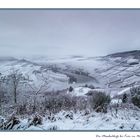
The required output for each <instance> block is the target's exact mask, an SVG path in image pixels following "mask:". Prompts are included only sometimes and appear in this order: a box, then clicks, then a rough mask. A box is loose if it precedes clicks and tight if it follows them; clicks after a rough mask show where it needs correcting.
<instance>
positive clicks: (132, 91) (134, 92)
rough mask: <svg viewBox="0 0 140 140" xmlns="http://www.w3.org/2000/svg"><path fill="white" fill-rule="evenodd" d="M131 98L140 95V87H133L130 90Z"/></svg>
mask: <svg viewBox="0 0 140 140" xmlns="http://www.w3.org/2000/svg"><path fill="white" fill-rule="evenodd" d="M130 94H131V96H132V97H133V96H135V95H140V86H139V87H132V88H131V89H130Z"/></svg>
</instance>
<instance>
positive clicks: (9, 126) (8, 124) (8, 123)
mask: <svg viewBox="0 0 140 140" xmlns="http://www.w3.org/2000/svg"><path fill="white" fill-rule="evenodd" d="M19 123H20V120H19V119H18V118H17V117H16V116H14V115H12V116H11V117H10V118H9V119H8V120H6V121H5V122H3V123H2V124H1V126H0V129H2V130H11V129H12V128H13V127H14V126H15V125H17V124H19Z"/></svg>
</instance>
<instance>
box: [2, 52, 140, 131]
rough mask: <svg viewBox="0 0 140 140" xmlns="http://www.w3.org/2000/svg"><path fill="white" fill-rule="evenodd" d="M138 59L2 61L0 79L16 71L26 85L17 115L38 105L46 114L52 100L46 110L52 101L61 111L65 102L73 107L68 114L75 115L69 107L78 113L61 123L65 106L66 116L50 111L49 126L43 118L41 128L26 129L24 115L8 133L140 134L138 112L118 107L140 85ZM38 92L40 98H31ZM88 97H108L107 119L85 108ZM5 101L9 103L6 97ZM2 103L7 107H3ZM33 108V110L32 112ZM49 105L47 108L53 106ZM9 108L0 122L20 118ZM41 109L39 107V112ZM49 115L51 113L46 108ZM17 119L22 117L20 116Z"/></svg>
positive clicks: (116, 56)
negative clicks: (76, 108) (9, 116)
mask: <svg viewBox="0 0 140 140" xmlns="http://www.w3.org/2000/svg"><path fill="white" fill-rule="evenodd" d="M139 56H140V51H131V52H122V53H115V54H110V55H107V56H102V57H84V56H70V57H65V58H47V57H39V58H36V59H35V58H26V59H19V58H18V59H17V58H12V57H3V58H2V57H1V58H0V73H1V74H2V75H3V76H6V75H9V74H10V73H12V71H14V70H18V71H19V72H20V73H22V74H23V75H24V76H25V77H28V79H29V81H28V84H27V85H28V88H27V85H26V88H25V87H23V88H25V89H26V97H23V96H21V95H22V94H24V93H25V90H24V91H22V92H21V91H20V94H19V95H20V96H19V95H18V98H20V100H19V104H20V103H21V104H20V107H21V108H20V109H21V110H24V109H25V108H26V107H27V106H28V107H29V108H31V109H32V110H33V113H35V112H34V108H33V107H34V106H35V102H37V103H38V105H37V107H40V105H43V107H44V108H45V107H46V106H47V107H48V104H46V102H47V101H48V100H49V99H51V98H52V100H50V102H49V101H48V102H49V105H50V104H51V103H52V102H53V103H54V104H55V103H56V102H57V101H60V102H59V103H58V104H57V105H59V106H61V103H62V102H63V104H65V105H66V106H67V105H69V104H68V103H69V102H70V104H72V105H73V106H71V108H72V111H73V110H75V106H74V105H76V106H78V107H79V110H78V111H79V112H78V111H76V112H72V118H71V117H70V115H68V116H69V117H68V118H67V117H66V114H67V113H68V114H69V113H70V112H71V111H70V109H71V108H69V106H68V107H67V111H66V110H65V111H64V110H63V111H60V112H57V113H56V112H55V108H54V110H53V111H54V112H55V113H54V114H53V115H55V116H54V120H50V119H47V118H46V115H48V114H43V115H45V116H43V117H42V118H43V123H42V124H40V125H37V126H36V125H35V126H34V125H30V126H29V120H28V117H29V116H28V115H26V116H24V117H23V118H22V119H21V118H20V123H18V125H15V126H14V127H13V128H12V130H138V129H140V127H139V116H140V113H139V108H135V107H134V106H130V107H129V108H128V106H125V105H124V106H123V103H122V96H123V95H124V94H127V95H128V94H130V90H131V88H132V87H138V86H139V85H140V69H139V68H140V63H139V62H140V57H139ZM46 81H47V82H46ZM20 90H21V89H20ZM39 90H40V93H39V94H36V93H38V91H39ZM34 91H35V92H34ZM10 92H11V91H10ZM90 92H93V93H100V92H101V93H105V94H106V95H110V98H111V102H110V105H111V108H109V109H108V112H107V113H106V114H104V113H97V112H96V111H93V112H91V110H90V109H91V108H90V107H89V104H87V102H88V101H89V98H90V97H89V96H90V95H89V93H90ZM21 93H22V94H21ZM34 93H35V94H34ZM31 95H32V96H31ZM53 96H54V97H56V99H54V98H53ZM7 98H9V95H8V97H7ZM7 98H6V101H7V102H8V100H7ZM27 98H28V99H27ZM124 98H125V97H124ZM26 99H27V101H28V102H27V106H26V105H25V106H24V103H25V101H26ZM79 100H81V101H79ZM41 101H42V102H41ZM32 103H33V105H34V106H32ZM44 104H45V105H44ZM54 104H51V105H52V106H53V105H54ZM8 105H9V106H10V109H9V106H7V103H6V102H5V103H4V109H5V111H3V110H2V113H3V114H4V116H5V117H7V115H8V113H11V112H13V111H15V112H18V113H19V112H22V111H21V110H20V109H18V106H14V105H12V103H11V102H10V103H9V104H8ZM82 105H83V106H82ZM84 105H85V106H84ZM131 105H132V104H131ZM120 106H121V108H119V110H118V109H116V107H117V108H118V107H120ZM122 106H123V107H122ZM37 107H36V108H37ZM43 107H42V106H41V107H40V108H41V110H42V108H43ZM47 107H46V108H47ZM55 107H56V106H55ZM80 107H81V108H82V109H81V108H80ZM40 108H39V109H40ZM46 108H45V111H46ZM87 108H88V109H89V108H90V109H89V110H90V113H86V115H84V113H85V112H84V111H83V110H85V109H87ZM112 108H113V111H112ZM37 109H38V108H37ZM49 110H51V109H50V108H49ZM58 110H59V109H58ZM68 110H69V111H68ZM80 110H81V111H80ZM7 111H8V112H7ZM43 111H44V110H43ZM26 112H28V110H26ZM43 113H44V112H43ZM19 117H21V116H20V115H19Z"/></svg>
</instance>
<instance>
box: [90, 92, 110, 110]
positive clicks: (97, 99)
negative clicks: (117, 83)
mask: <svg viewBox="0 0 140 140" xmlns="http://www.w3.org/2000/svg"><path fill="white" fill-rule="evenodd" d="M110 101H111V99H110V96H109V95H106V93H104V92H100V91H93V94H92V96H91V105H92V107H93V109H95V111H96V112H103V113H107V106H108V105H109V103H110Z"/></svg>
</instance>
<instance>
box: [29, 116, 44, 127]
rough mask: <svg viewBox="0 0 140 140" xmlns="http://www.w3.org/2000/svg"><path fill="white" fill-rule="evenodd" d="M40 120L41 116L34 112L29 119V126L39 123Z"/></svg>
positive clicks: (40, 122)
mask: <svg viewBox="0 0 140 140" xmlns="http://www.w3.org/2000/svg"><path fill="white" fill-rule="evenodd" d="M42 121H43V119H42V117H41V116H40V115H38V114H35V115H34V116H33V118H32V119H31V120H29V126H31V125H34V126H36V125H41V124H42Z"/></svg>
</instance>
